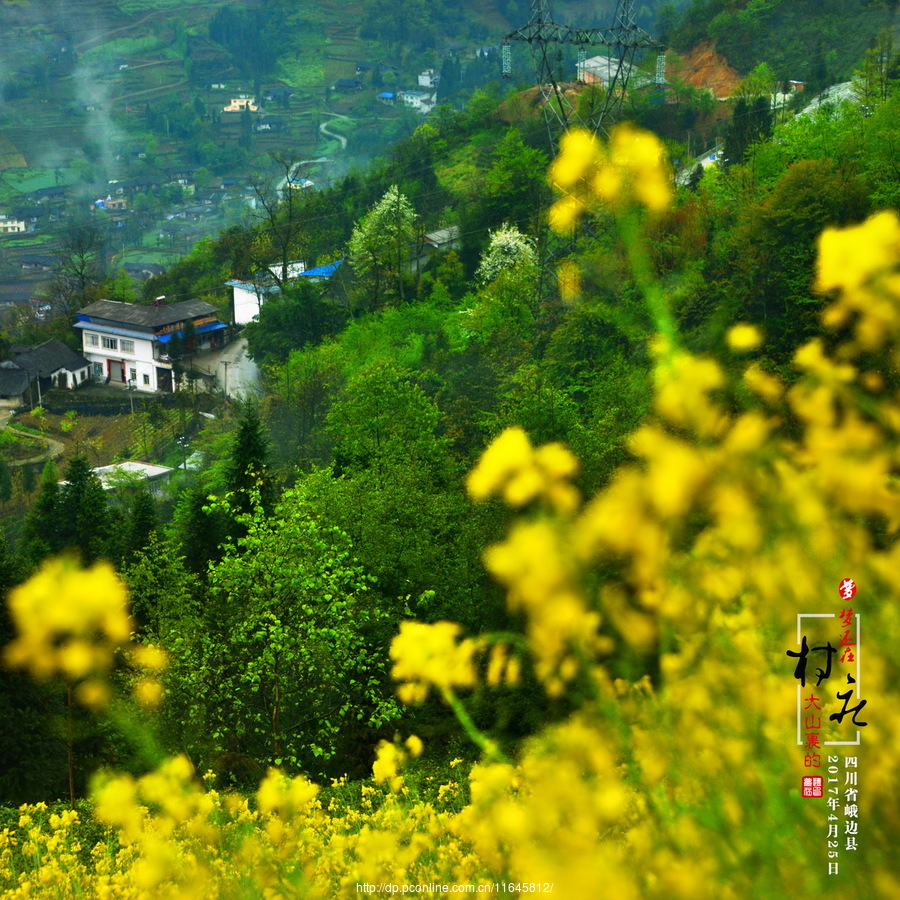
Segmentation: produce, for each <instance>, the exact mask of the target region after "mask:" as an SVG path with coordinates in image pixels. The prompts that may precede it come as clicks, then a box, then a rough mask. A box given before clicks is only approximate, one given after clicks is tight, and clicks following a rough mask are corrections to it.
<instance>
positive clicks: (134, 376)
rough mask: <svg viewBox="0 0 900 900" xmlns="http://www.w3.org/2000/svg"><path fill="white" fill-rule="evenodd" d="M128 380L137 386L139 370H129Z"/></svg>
mask: <svg viewBox="0 0 900 900" xmlns="http://www.w3.org/2000/svg"><path fill="white" fill-rule="evenodd" d="M128 380H129V381H131V382H133V383H134V384H137V369H129V370H128Z"/></svg>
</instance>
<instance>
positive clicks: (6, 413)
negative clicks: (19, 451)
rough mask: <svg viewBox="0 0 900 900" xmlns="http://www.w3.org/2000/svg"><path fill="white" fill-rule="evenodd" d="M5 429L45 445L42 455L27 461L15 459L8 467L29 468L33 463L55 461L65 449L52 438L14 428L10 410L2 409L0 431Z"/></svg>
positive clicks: (63, 445)
mask: <svg viewBox="0 0 900 900" xmlns="http://www.w3.org/2000/svg"><path fill="white" fill-rule="evenodd" d="M7 428H8V429H9V430H10V431H11V432H12V433H13V434H17V435H19V437H24V438H29V439H30V440H32V441H43V442H44V443H45V444H46V445H47V449H46V450H45V451H44V452H43V453H40V454H38V455H37V456H32V457H29V458H28V459H17V460H15V461H14V462H11V463H8V465H9V466H31V465H34V464H35V463H41V462H46V461H47V460H48V459H56V457H57V456H60V455H62V453H63V452H64V451H65V449H66V446H65V444H63V443H61V442H60V441H55V440H53V438H48V437H46V436H45V435H40V436H39V435H36V434H32V433H31V432H30V431H21V430H20V429H18V428H16V426H15V425H13V424H12V412H11V410H8V409H4V410H2V411H0V430H3V429H7Z"/></svg>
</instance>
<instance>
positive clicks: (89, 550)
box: [58, 456, 111, 565]
mask: <svg viewBox="0 0 900 900" xmlns="http://www.w3.org/2000/svg"><path fill="white" fill-rule="evenodd" d="M58 508H59V534H60V538H61V544H62V547H64V548H69V547H71V548H74V549H77V550H79V551H80V552H81V559H82V562H83V563H84V565H91V564H92V563H94V562H96V561H97V560H98V559H100V558H101V557H103V556H106V555H108V553H109V545H110V536H111V529H110V515H109V507H108V504H107V501H106V493H105V491H104V490H103V485H101V483H100V479H99V478H97V476H96V475H94V473H93V471H92V470H91V466H90V463H88V461H87V457H85V456H76V457H74V458H73V459H72V461H71V462H70V463H69V465H68V467H67V468H66V481H65V484H63V486H62V490H61V491H60V495H59V507H58Z"/></svg>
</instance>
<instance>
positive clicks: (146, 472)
mask: <svg viewBox="0 0 900 900" xmlns="http://www.w3.org/2000/svg"><path fill="white" fill-rule="evenodd" d="M93 472H94V474H95V475H96V476H97V478H99V479H100V484H102V485H103V490H105V491H113V490H115V489H116V488H118V487H121V486H122V485H123V484H129V483H132V482H133V483H135V484H136V485H137V484H143V485H145V486H146V488H147V490H149V491H150V493H151V494H152V495H153V496H158V495H159V494H161V493H162V492H163V488H164V487H165V485H166V484H167V483H168V482H169V480H170V479H171V477H172V475H173V473H174V472H175V469H172V468H169V466H157V465H154V464H153V463H145V462H137V461H136V460H130V459H129V460H126V461H124V462H119V463H113V465H111V466H98V467H97V468H95V469H93ZM63 483H65V482H63Z"/></svg>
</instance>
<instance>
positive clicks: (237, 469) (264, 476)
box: [227, 402, 274, 512]
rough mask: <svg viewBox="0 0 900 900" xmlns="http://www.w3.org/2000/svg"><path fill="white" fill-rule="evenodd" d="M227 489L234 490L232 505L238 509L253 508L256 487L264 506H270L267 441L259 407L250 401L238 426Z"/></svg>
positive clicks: (271, 491) (267, 507) (272, 496)
mask: <svg viewBox="0 0 900 900" xmlns="http://www.w3.org/2000/svg"><path fill="white" fill-rule="evenodd" d="M227 485H228V490H229V491H231V492H232V493H233V494H234V505H235V507H236V508H237V509H238V511H240V512H250V511H251V510H252V508H253V501H252V494H253V492H254V491H255V490H258V491H259V498H260V502H261V503H262V505H263V508H264V509H270V508H271V506H272V501H273V499H274V489H273V485H272V482H271V474H270V472H269V441H268V438H267V437H266V435H265V433H264V432H263V426H262V421H261V420H260V417H259V408H258V407H257V405H256V404H255V403H253V402H250V403H248V404H247V407H246V409H245V410H244V414H243V416H242V417H241V424H240V425H239V426H238V430H237V436H236V437H235V441H234V448H233V449H232V451H231V464H230V465H229V468H228V478H227Z"/></svg>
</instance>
